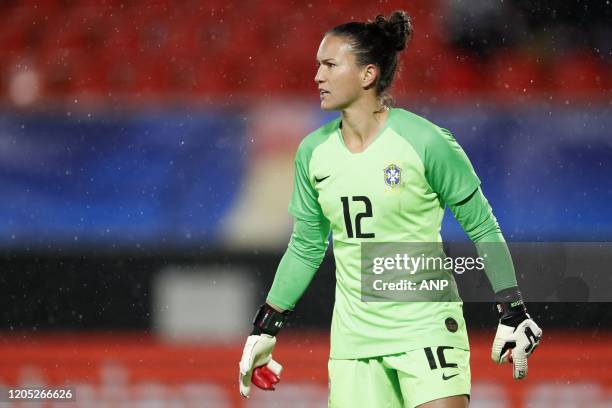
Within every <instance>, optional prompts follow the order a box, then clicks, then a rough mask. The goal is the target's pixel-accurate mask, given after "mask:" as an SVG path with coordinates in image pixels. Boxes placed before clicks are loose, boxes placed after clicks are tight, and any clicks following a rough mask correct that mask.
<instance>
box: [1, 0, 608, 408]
mask: <svg viewBox="0 0 612 408" xmlns="http://www.w3.org/2000/svg"><path fill="white" fill-rule="evenodd" d="M398 8H402V9H405V10H407V11H408V13H409V14H411V15H412V16H413V19H414V25H415V37H414V40H413V42H412V44H411V45H410V47H409V49H408V51H407V52H406V53H404V54H403V55H402V70H401V72H400V73H399V77H398V78H397V81H396V84H395V86H394V88H393V92H392V93H393V95H394V97H395V99H396V104H397V105H398V106H401V107H404V108H406V109H409V110H412V111H414V112H417V113H420V114H423V115H425V116H426V117H428V118H430V119H432V120H433V121H435V122H437V123H438V124H440V125H442V126H443V127H446V128H448V129H450V130H451V131H453V133H454V134H455V136H456V137H457V139H458V140H459V142H460V143H461V144H462V145H463V146H464V148H465V150H466V151H467V153H468V155H469V156H470V158H471V159H472V162H473V163H474V166H475V168H476V170H477V172H478V174H479V175H480V177H481V179H482V180H483V189H484V191H485V194H486V195H487V196H488V198H489V201H490V202H491V204H492V206H493V208H494V210H495V214H496V215H497V218H498V220H499V222H500V224H501V226H502V230H503V231H504V233H505V235H506V238H507V239H508V240H509V241H535V242H557V241H583V242H584V241H587V242H589V241H593V242H596V241H610V240H612V217H611V216H610V202H611V199H612V182H611V181H610V178H611V176H612V133H611V130H610V129H612V114H611V112H610V111H611V109H612V107H611V102H612V92H611V89H612V5H611V4H610V2H609V1H595V0H593V1H577V0H569V1H563V2H547V1H535V0H534V1H523V0H508V1H503V2H502V1H488V0H464V1H427V0H418V1H389V2H387V1H375V2H356V1H349V0H334V1H328V0H309V1H278V0H275V1H265V2H259V1H237V2H236V1H231V0H208V1H187V0H186V1H170V0H166V1H161V0H151V1H145V0H133V1H130V0H125V1H119V0H117V1H110V0H109V1H104V0H100V1H94V0H85V1H72V0H40V1H36V0H24V1H11V0H4V1H1V2H0V61H1V64H0V168H1V171H0V192H1V196H2V200H0V246H1V251H2V256H1V257H0V265H1V268H0V313H1V314H0V384H3V385H5V386H11V387H25V386H29V385H41V386H43V385H44V386H48V387H50V386H56V387H59V386H67V385H70V386H73V387H76V389H77V402H75V403H72V404H70V403H62V404H61V405H58V406H62V407H64V406H70V405H74V406H82V407H128V406H129V407H131V406H138V407H161V406H169V407H170V406H172V407H183V406H185V407H187V406H188V407H196V406H206V407H269V406H281V407H285V406H292V407H311V406H312V407H319V406H326V399H327V376H326V374H327V371H326V370H327V365H326V359H327V352H328V346H327V341H328V338H327V330H328V326H329V322H330V318H331V308H332V304H333V285H334V277H333V260H332V259H330V257H329V256H328V258H327V259H326V261H325V262H324V265H323V267H322V268H321V270H320V271H319V273H318V275H317V277H316V278H315V281H314V282H313V284H312V286H311V287H310V289H309V291H308V292H307V294H306V295H305V297H304V298H303V299H302V301H301V302H300V303H299V304H298V307H297V309H296V312H295V313H294V315H293V317H292V319H291V323H290V327H289V328H288V329H286V330H284V332H283V333H282V334H281V335H280V341H279V346H278V351H277V353H276V354H277V357H278V359H279V360H280V361H281V362H282V363H284V365H285V372H284V376H283V381H282V383H281V384H280V387H279V389H278V390H277V391H276V392H275V393H263V392H257V391H255V392H254V395H253V397H252V398H251V399H249V400H248V401H242V400H241V399H240V398H239V397H238V389H237V386H236V380H237V375H238V372H237V370H238V360H239V357H240V352H241V348H242V342H243V340H244V337H245V336H246V335H247V334H248V332H249V331H250V327H249V323H250V320H251V318H252V315H253V313H254V311H255V310H256V307H257V305H258V304H260V303H261V302H262V301H263V300H264V298H265V294H266V293H267V290H268V288H269V285H270V283H271V281H272V278H273V275H274V271H275V268H276V264H277V262H278V261H279V260H280V256H281V255H282V253H283V249H284V247H285V246H286V243H287V241H288V237H289V234H290V228H291V219H290V217H289V215H288V213H287V211H286V208H287V204H288V199H289V195H290V192H291V188H292V177H293V168H292V160H293V153H294V151H295V148H296V147H297V144H298V143H299V141H300V139H301V138H302V137H304V136H305V135H306V134H308V133H309V132H310V131H312V130H314V129H315V128H317V127H318V126H319V125H321V124H322V123H324V122H325V121H327V120H329V119H330V118H332V117H333V116H334V115H333V114H329V113H323V112H321V111H320V110H319V100H318V94H317V92H316V87H315V84H314V82H313V77H314V74H315V61H314V60H315V54H316V50H317V47H318V44H319V41H320V40H321V38H322V33H323V32H324V31H325V30H326V29H328V28H330V27H332V26H334V25H336V24H340V23H343V22H346V21H348V20H351V19H356V20H366V19H368V18H373V17H374V16H375V15H376V14H379V13H382V14H388V13H390V12H391V11H393V10H395V9H398ZM443 228H444V229H443V236H444V238H445V239H447V240H449V241H464V240H465V239H466V237H465V235H464V234H463V233H462V232H461V230H460V228H459V227H458V225H457V224H456V222H455V221H454V220H452V218H450V217H448V216H447V217H446V219H445V221H444V227H443ZM604 269H606V270H607V272H608V274H607V276H609V272H612V271H611V270H610V266H609V265H606V266H604ZM518 272H519V274H520V275H525V274H529V273H538V271H528V270H519V271H518ZM604 272H605V271H604ZM570 292H571V291H570ZM527 295H528V294H527ZM550 295H551V297H550V299H551V301H550V302H539V303H532V304H531V305H530V310H531V312H532V315H534V317H535V318H536V320H537V321H538V323H540V324H541V326H542V327H543V329H544V340H543V344H542V346H541V347H540V348H539V349H538V352H536V354H535V355H534V358H533V359H532V360H530V374H529V379H528V380H527V381H524V382H521V383H515V382H513V381H512V380H511V370H510V368H508V367H504V368H500V367H497V366H495V365H494V364H493V363H491V362H490V361H489V346H490V341H491V340H492V338H493V335H494V329H495V326H496V318H495V315H494V313H493V308H492V307H491V306H490V305H489V304H486V303H466V305H465V312H466V320H467V322H468V325H469V327H470V328H471V331H470V341H471V344H472V373H473V395H472V406H474V407H518V406H534V407H536V406H537V407H540V406H556V407H574V406H584V407H596V406H597V407H604V406H612V372H611V371H610V370H611V369H610V367H611V364H612V347H611V346H612V336H611V334H610V328H611V324H610V321H611V320H610V319H611V317H612V313H611V312H610V310H609V305H610V304H609V303H605V302H600V303H594V302H589V299H588V294H587V295H586V296H582V295H581V296H582V297H581V296H578V297H572V296H571V293H570V295H569V296H568V295H567V294H566V295H565V298H563V299H561V298H560V297H559V296H556V297H555V293H554V288H553V289H551V293H550ZM559 300H565V302H560V301H559ZM610 300H612V296H610ZM0 406H7V407H8V406H22V405H19V404H16V403H1V402H0ZM23 406H26V405H25V404H23ZM27 406H34V405H32V404H27ZM49 406H51V405H49Z"/></svg>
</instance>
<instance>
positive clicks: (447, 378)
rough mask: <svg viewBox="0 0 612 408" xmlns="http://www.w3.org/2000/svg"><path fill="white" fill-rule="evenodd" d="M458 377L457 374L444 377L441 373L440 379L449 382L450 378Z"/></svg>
mask: <svg viewBox="0 0 612 408" xmlns="http://www.w3.org/2000/svg"><path fill="white" fill-rule="evenodd" d="M458 375H459V374H453V375H449V376H448V377H447V376H446V374H444V373H442V379H443V380H444V381H446V380H450V379H451V378H453V377H456V376H458Z"/></svg>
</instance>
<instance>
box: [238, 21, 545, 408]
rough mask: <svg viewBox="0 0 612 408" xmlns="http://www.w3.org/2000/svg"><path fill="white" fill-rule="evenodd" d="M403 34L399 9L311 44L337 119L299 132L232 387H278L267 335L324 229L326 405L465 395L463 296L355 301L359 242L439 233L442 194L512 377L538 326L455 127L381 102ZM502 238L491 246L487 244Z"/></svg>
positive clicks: (326, 104) (314, 258)
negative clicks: (487, 297)
mask: <svg viewBox="0 0 612 408" xmlns="http://www.w3.org/2000/svg"><path fill="white" fill-rule="evenodd" d="M411 36H412V24H411V21H410V18H409V17H408V16H407V15H406V14H405V13H404V12H403V11H396V12H394V13H392V14H391V16H390V17H389V18H385V17H384V16H380V15H379V16H377V17H376V19H375V20H374V21H369V22H367V23H363V22H349V23H347V24H343V25H340V26H337V27H335V28H333V29H332V30H330V31H328V32H327V33H326V35H325V36H324V38H323V40H322V42H321V44H320V46H319V50H318V52H317V62H318V69H317V73H316V76H315V78H314V79H315V82H316V83H317V85H318V88H319V93H320V100H321V108H322V109H323V110H325V111H339V112H340V113H341V115H340V117H338V118H337V119H336V120H333V121H331V122H329V123H327V124H326V125H324V126H322V127H321V128H319V129H318V130H316V131H315V132H313V133H312V134H310V135H308V136H307V137H306V138H305V139H304V140H303V141H302V143H301V144H300V146H299V148H298V151H297V154H296V159H295V185H294V191H293V195H292V198H291V202H290V204H289V212H290V213H291V214H292V215H293V217H294V227H293V233H292V236H291V239H290V242H289V246H288V248H287V251H286V252H285V255H284V256H283V258H282V260H281V262H280V264H279V266H278V269H277V271H276V276H275V278H274V282H273V284H272V288H271V290H270V292H269V294H268V296H267V299H266V303H265V304H263V305H262V307H261V308H260V310H259V312H258V313H257V315H256V317H255V320H254V329H253V332H252V334H251V335H250V336H249V337H248V339H247V342H246V344H245V347H244V350H243V354H242V359H241V361H240V378H239V385H240V393H241V394H242V395H243V396H244V397H248V396H249V393H250V391H251V384H255V385H257V386H258V387H260V388H263V389H274V387H275V384H276V383H277V382H278V381H279V376H280V372H281V369H282V367H281V365H280V364H279V363H278V362H276V361H274V360H273V359H272V351H273V348H274V345H275V343H276V334H277V333H278V331H279V330H280V329H281V327H282V325H283V323H284V322H285V320H286V318H287V316H288V315H289V313H290V311H291V310H293V308H294V307H295V304H296V303H297V302H298V300H299V299H300V297H301V296H302V294H303V293H304V291H305V290H306V288H307V287H308V285H309V283H310V281H311V280H312V277H313V276H314V274H315V272H316V271H317V269H318V267H319V265H320V263H321V261H322V259H323V256H324V254H325V251H326V248H327V247H328V237H329V234H330V232H332V236H333V249H334V257H335V261H336V294H335V304H334V313H333V318H332V326H331V351H330V358H329V364H328V370H329V386H330V389H329V406H330V407H341V408H344V407H416V406H419V407H434V406H435V407H449V408H450V407H466V406H468V404H469V395H470V366H469V357H470V350H469V344H468V338H467V333H466V327H465V321H464V318H463V311H462V303H461V300H460V298H459V296H458V294H457V293H456V284H455V282H454V280H453V276H452V273H451V272H448V276H447V278H448V279H449V280H450V281H451V282H452V285H451V296H450V298H449V300H448V301H436V302H398V301H387V302H364V301H362V299H361V279H360V278H361V248H362V246H361V245H362V244H363V243H367V242H420V243H426V242H441V237H440V228H441V222H442V217H443V214H444V209H445V207H446V206H448V207H449V208H450V209H451V211H452V213H453V215H454V216H455V218H456V219H457V220H458V221H459V223H460V224H461V226H462V227H463V229H464V230H465V232H466V233H467V235H468V236H469V237H470V239H471V240H472V241H473V242H474V243H475V244H476V247H477V250H478V253H479V255H481V256H482V257H484V255H487V256H486V257H484V258H485V259H487V261H486V262H485V268H486V274H487V277H488V278H489V280H490V282H491V285H492V287H493V290H494V292H495V297H496V302H497V310H498V313H499V318H500V320H499V326H498V329H497V333H496V335H495V339H494V341H493V347H492V354H491V357H492V358H493V360H494V361H495V362H497V363H503V362H512V365H513V376H514V378H516V379H520V378H524V377H525V376H526V375H527V357H528V356H529V355H530V354H531V353H532V352H533V350H534V349H535V347H536V346H537V345H538V343H539V341H540V337H541V335H542V330H541V329H540V328H539V327H538V326H537V325H536V323H535V322H534V321H533V320H532V319H531V318H530V316H529V315H528V314H527V310H526V308H525V305H524V304H523V301H522V299H521V294H520V292H519V290H518V288H517V282H516V277H515V272H514V267H513V264H512V260H511V258H510V254H509V252H508V249H507V246H506V244H505V241H504V238H503V236H502V233H501V231H500V229H499V226H498V224H497V221H496V219H495V217H494V216H493V213H492V210H491V207H490V206H489V203H488V202H487V200H486V198H485V197H484V195H483V193H482V191H481V189H480V180H479V179H478V177H477V176H476V174H475V172H474V170H473V168H472V165H471V164H470V162H469V160H468V158H467V157H466V155H465V153H464V152H463V150H462V149H461V147H460V146H459V145H458V143H457V142H456V140H455V139H454V138H453V136H452V135H451V134H450V132H448V131H447V130H445V129H441V128H440V127H438V126H436V125H434V124H433V123H431V122H429V121H427V120H426V119H424V118H422V117H420V116H417V115H415V114H413V113H410V112H408V111H406V110H403V109H399V108H392V107H391V106H390V97H389V95H388V94H387V93H386V90H387V89H388V88H389V86H390V85H391V83H392V81H393V77H394V74H395V71H396V67H397V63H398V53H399V52H400V51H402V50H403V49H404V48H405V46H406V43H407V41H408V40H409V39H410V37H411ZM491 248H497V249H493V250H492V249H491Z"/></svg>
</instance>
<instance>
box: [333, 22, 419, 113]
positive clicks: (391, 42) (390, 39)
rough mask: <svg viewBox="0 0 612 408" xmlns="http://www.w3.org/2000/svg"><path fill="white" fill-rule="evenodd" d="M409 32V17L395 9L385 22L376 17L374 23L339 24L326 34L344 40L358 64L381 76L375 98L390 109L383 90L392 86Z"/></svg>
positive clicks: (388, 96)
mask: <svg viewBox="0 0 612 408" xmlns="http://www.w3.org/2000/svg"><path fill="white" fill-rule="evenodd" d="M412 31H413V29H412V21H411V19H410V17H409V16H408V15H407V14H406V13H405V12H404V11H403V10H397V11H394V12H393V13H391V15H390V16H389V18H388V19H387V18H385V16H383V15H381V14H379V15H377V16H376V18H375V19H374V21H372V20H369V21H368V22H367V23H363V22H356V21H353V22H350V23H346V24H341V25H339V26H336V27H334V28H332V29H331V30H329V31H328V32H327V33H326V34H331V35H335V36H338V37H344V38H346V39H347V40H348V41H349V43H350V44H351V47H352V49H353V53H354V54H355V58H356V60H357V64H358V65H360V66H365V65H368V64H374V65H376V66H377V67H378V69H379V70H380V75H379V77H378V78H377V80H376V83H375V86H376V95H377V96H379V97H380V98H381V102H382V104H383V105H385V106H389V105H390V104H391V103H392V102H393V98H391V96H390V95H388V94H387V93H386V92H385V91H386V90H387V89H388V88H389V86H391V83H392V82H393V77H394V76H395V72H396V70H397V54H398V52H400V51H402V50H403V49H404V48H406V44H407V42H408V40H409V39H410V38H411V37H412Z"/></svg>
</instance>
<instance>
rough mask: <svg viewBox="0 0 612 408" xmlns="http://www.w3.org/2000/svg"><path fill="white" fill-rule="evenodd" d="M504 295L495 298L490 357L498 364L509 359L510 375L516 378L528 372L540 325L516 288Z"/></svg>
mask: <svg viewBox="0 0 612 408" xmlns="http://www.w3.org/2000/svg"><path fill="white" fill-rule="evenodd" d="M506 293H508V292H506ZM504 297H505V299H503V300H505V301H498V302H497V312H498V315H499V325H498V326H497V333H495V339H494V340H493V348H492V351H491V359H492V360H493V361H495V362H496V363H498V364H502V363H506V362H511V363H512V368H513V377H514V379H516V380H519V379H522V378H525V377H526V376H527V358H528V357H529V356H530V355H531V353H533V351H534V350H535V349H536V347H537V346H538V344H540V339H541V338H542V329H540V328H539V327H538V325H537V324H536V323H535V322H534V321H533V320H532V319H531V317H530V316H529V314H528V313H527V309H526V308H525V305H524V303H523V299H522V298H521V294H520V292H519V291H518V289H516V288H512V289H511V291H510V294H509V295H506V296H504Z"/></svg>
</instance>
